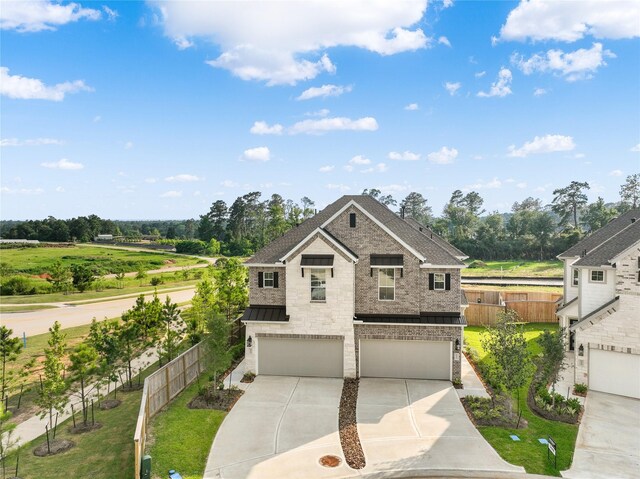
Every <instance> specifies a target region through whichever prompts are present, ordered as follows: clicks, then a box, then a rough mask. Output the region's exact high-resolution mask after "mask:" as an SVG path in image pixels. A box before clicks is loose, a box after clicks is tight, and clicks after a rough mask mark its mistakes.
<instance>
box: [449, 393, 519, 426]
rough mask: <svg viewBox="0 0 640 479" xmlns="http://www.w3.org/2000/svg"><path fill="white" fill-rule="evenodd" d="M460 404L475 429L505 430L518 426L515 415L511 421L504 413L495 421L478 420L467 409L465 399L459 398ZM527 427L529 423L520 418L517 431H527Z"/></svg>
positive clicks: (468, 408) (469, 409) (487, 419)
mask: <svg viewBox="0 0 640 479" xmlns="http://www.w3.org/2000/svg"><path fill="white" fill-rule="evenodd" d="M496 401H499V400H496ZM460 402H461V403H462V405H463V406H464V410H465V412H466V413H467V416H468V417H469V420H470V421H471V422H472V423H473V425H474V426H476V427H478V426H496V427H505V428H511V429H516V424H518V416H517V415H515V414H514V415H513V416H512V417H511V419H508V418H507V416H506V413H505V416H502V417H500V418H496V419H489V418H483V419H478V418H476V417H475V416H474V415H473V411H472V410H471V408H470V407H469V404H468V403H467V398H466V397H463V398H460ZM528 427H529V422H528V421H527V420H526V419H525V418H523V417H521V418H520V424H519V425H518V429H527V428H528Z"/></svg>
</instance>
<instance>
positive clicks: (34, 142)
mask: <svg viewBox="0 0 640 479" xmlns="http://www.w3.org/2000/svg"><path fill="white" fill-rule="evenodd" d="M42 145H64V141H62V140H57V139H55V138H32V139H28V140H19V139H18V138H2V139H1V140H0V147H5V146H42Z"/></svg>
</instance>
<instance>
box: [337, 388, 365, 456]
mask: <svg viewBox="0 0 640 479" xmlns="http://www.w3.org/2000/svg"><path fill="white" fill-rule="evenodd" d="M358 385H359V380H358V379H353V378H346V379H345V380H344V384H343V386H342V396H341V397H340V413H339V416H338V425H339V428H340V444H341V445H342V452H343V453H344V457H345V459H346V461H347V464H348V465H349V467H351V468H352V469H362V468H363V467H364V466H366V464H367V463H366V461H365V458H364V451H363V450H362V444H360V436H359V435H358V421H357V419H356V406H357V404H358Z"/></svg>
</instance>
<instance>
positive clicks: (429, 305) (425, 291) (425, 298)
mask: <svg viewBox="0 0 640 479" xmlns="http://www.w3.org/2000/svg"><path fill="white" fill-rule="evenodd" d="M429 273H449V274H450V275H451V289H450V290H448V291H441V290H432V291H430V290H429ZM419 290H420V311H428V312H436V311H438V312H451V313H453V312H458V311H460V303H461V299H462V289H461V287H460V270H459V269H426V268H422V269H421V270H420V285H419Z"/></svg>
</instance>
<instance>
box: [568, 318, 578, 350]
mask: <svg viewBox="0 0 640 479" xmlns="http://www.w3.org/2000/svg"><path fill="white" fill-rule="evenodd" d="M577 322H578V320H577V319H573V318H571V319H569V327H571V326H573V325H574V324H575V323H577ZM575 349H576V333H575V331H569V351H575Z"/></svg>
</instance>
